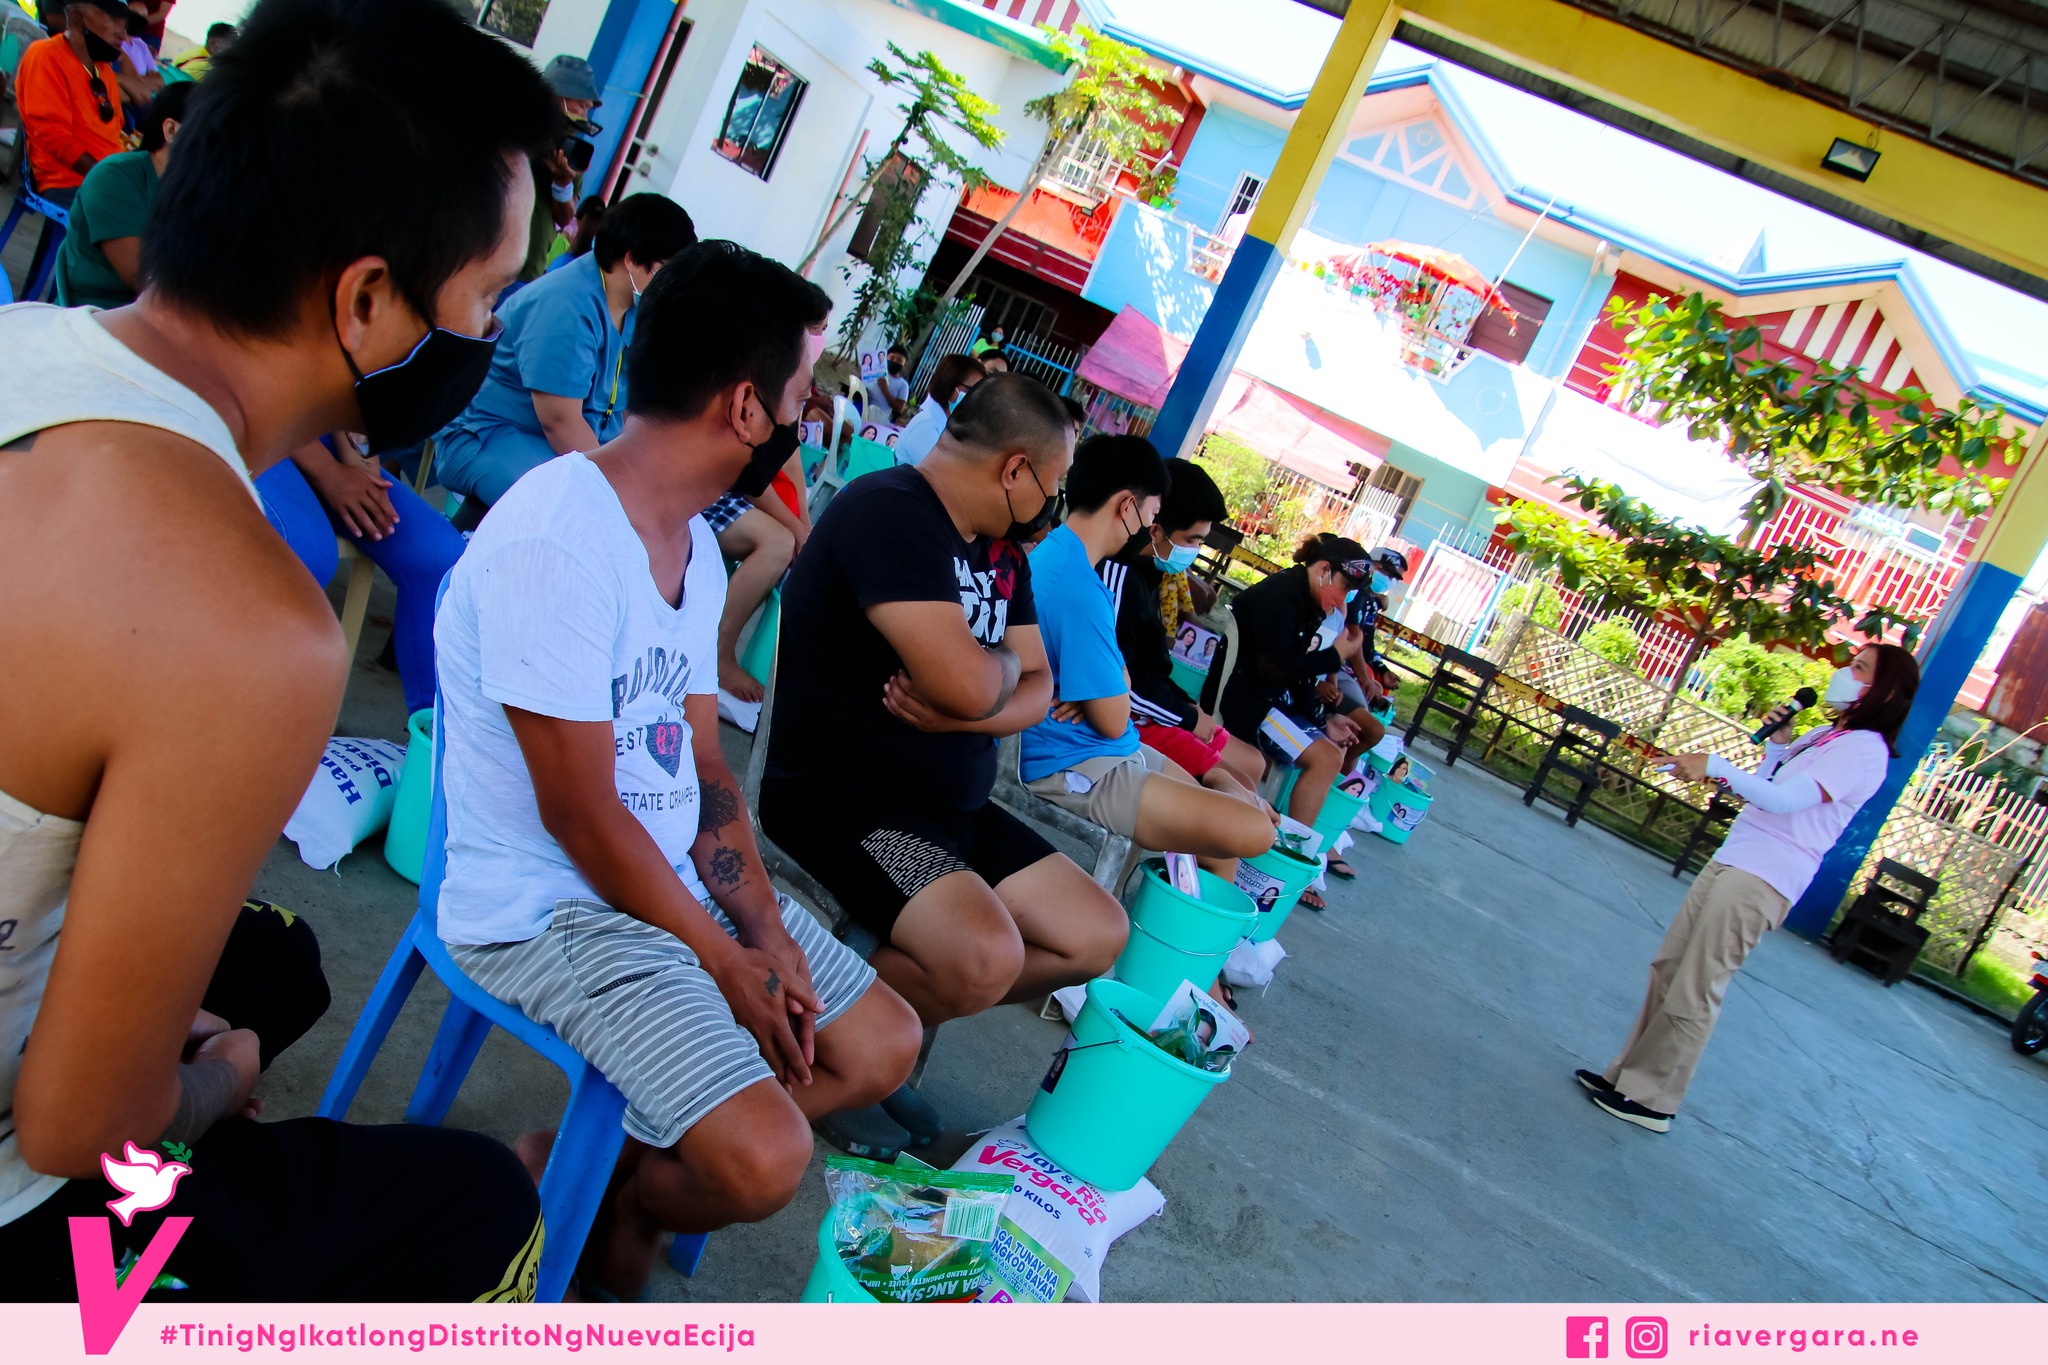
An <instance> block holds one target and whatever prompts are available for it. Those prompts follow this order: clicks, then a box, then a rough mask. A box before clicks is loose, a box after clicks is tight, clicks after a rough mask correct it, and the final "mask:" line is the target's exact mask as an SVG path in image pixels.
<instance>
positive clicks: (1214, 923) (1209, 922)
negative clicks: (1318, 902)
mask: <svg viewBox="0 0 2048 1365" xmlns="http://www.w3.org/2000/svg"><path fill="white" fill-rule="evenodd" d="M1144 874H1145V875H1144V877H1143V879H1142V880H1141V881H1140V882H1139V883H1138V894H1137V895H1136V896H1135V897H1133V898H1132V900H1131V937H1130V940H1129V941H1128V942H1126V943H1125V944H1124V950H1123V953H1122V955H1121V956H1119V957H1118V958H1117V960H1116V979H1117V980H1118V981H1121V982H1123V983H1124V984H1125V985H1126V986H1129V987H1131V988H1133V989H1134V990H1138V991H1141V992H1143V993H1144V994H1146V995H1149V996H1152V997H1154V998H1155V999H1158V1000H1162V1001H1163V1000H1165V999H1166V997H1168V996H1169V995H1172V994H1173V993H1174V992H1175V991H1177V990H1179V989H1180V983H1181V982H1183V981H1192V982H1194V983H1195V985H1196V986H1198V987H1200V988H1202V989H1203V990H1207V989H1208V988H1209V985H1210V983H1212V982H1214V981H1215V980H1216V976H1217V973H1219V972H1221V971H1222V970H1223V960H1224V959H1225V958H1227V957H1229V956H1230V950H1231V949H1232V948H1235V947H1236V946H1237V945H1238V944H1239V943H1240V942H1242V941H1243V940H1244V939H1245V938H1246V937H1247V936H1249V935H1250V933H1251V932H1252V929H1253V928H1254V927H1255V926H1256V925H1257V923H1258V917H1259V911H1258V907H1257V906H1255V905H1253V904H1252V898H1251V897H1250V896H1247V895H1246V894H1245V893H1244V892H1242V891H1240V890H1238V889H1237V888H1236V887H1235V886H1232V885H1231V884H1230V883H1229V882H1226V881H1224V880H1223V879H1222V878H1221V877H1218V876H1214V875H1212V874H1210V873H1207V872H1202V873H1199V874H1198V875H1199V876H1200V877H1201V879H1202V880H1201V887H1202V895H1201V898H1200V899H1199V900H1198V899H1196V898H1195V897H1193V896H1190V895H1187V894H1186V893H1185V892H1183V891H1181V890H1180V888H1178V887H1176V886H1174V885H1172V884H1171V883H1170V882H1168V881H1167V880H1166V864H1165V863H1164V862H1163V861H1162V860H1160V859H1157V858H1154V859H1152V860H1151V861H1149V862H1147V863H1146V864H1145V868H1144ZM1146 1022H1148V1023H1149V1022H1150V1019H1149V1018H1148V1019H1147V1021H1146Z"/></svg>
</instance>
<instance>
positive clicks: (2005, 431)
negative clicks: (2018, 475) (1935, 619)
mask: <svg viewBox="0 0 2048 1365" xmlns="http://www.w3.org/2000/svg"><path fill="white" fill-rule="evenodd" d="M1608 319H1609V321H1611V322H1613V323H1614V324H1615V325H1616V326H1618V327H1622V328H1625V329H1627V336H1626V340H1625V347H1626V349H1625V350H1624V352H1623V355H1622V360H1621V363H1620V364H1619V365H1617V366H1616V367H1615V368H1614V375H1615V379H1616V381H1617V383H1618V384H1619V386H1620V388H1621V391H1622V393H1623V395H1624V402H1625V403H1626V404H1627V406H1628V408H1629V410H1630V411H1632V412H1644V411H1647V412H1649V413H1650V414H1651V415H1653V416H1655V417H1656V418H1657V420H1658V421H1660V422H1665V423H1671V422H1682V423H1684V424H1685V427H1686V430H1687V431H1688V432H1689V433H1690V434H1691V436H1692V437H1693V439H1694V440H1698V441H1714V442H1716V443H1718V444H1720V445H1721V446H1723V447H1724V448H1725V449H1726V451H1727V452H1728V458H1729V459H1731V460H1733V461H1735V463H1737V464H1739V465H1741V466H1742V468H1743V470H1744V471H1745V472H1746V473H1748V474H1749V475H1750V477H1752V478H1754V479H1756V480H1757V483H1758V487H1757V491H1756V495H1755V496H1754V497H1752V498H1751V499H1750V501H1749V503H1748V505H1747V506H1745V507H1744V508H1743V521H1744V523H1745V527H1744V534H1743V535H1742V537H1741V540H1742V543H1743V544H1749V543H1750V542H1752V541H1754V540H1755V538H1756V532H1757V531H1758V530H1759V529H1760V528H1761V527H1762V526H1763V525H1764V524H1765V523H1767V522H1769V521H1770V519H1771V518H1772V517H1775V516H1776V515H1777V514H1778V512H1779V510H1780V509H1781V508H1783V507H1784V505H1785V497H1786V491H1787V490H1788V489H1789V488H1790V487H1791V486H1793V485H1795V484H1814V485H1817V486H1819V487H1823V488H1831V489H1833V490H1835V491H1836V492H1838V493H1840V494H1842V495H1843V496H1844V497H1849V498H1853V499H1855V500H1856V501H1857V502H1861V503H1865V504H1868V505H1871V506H1877V507H1914V508H1927V509H1930V510H1932V511H1936V512H1954V513H1959V514H1961V515H1962V516H1964V517H1976V516H1981V515H1982V514H1984V513H1985V512H1988V511H1990V510H1991V508H1992V507H1993V505H1994V504H1995V503H1996V502H1997V500H1998V497H1999V495H2000V494H2001V493H2002V492H2003V491H2004V489H2005V483H2006V481H2005V480H2004V479H2000V478H1996V477H1993V476H1992V475H1990V474H1989V473H1988V472H1987V471H1988V470H1989V469H1990V467H1991V464H1992V461H1993V460H1994V459H1995V458H1997V457H1999V456H2001V455H2005V454H2007V453H2012V454H2017V450H2018V443H2017V440H2016V437H2017V436H2018V433H2017V431H2015V430H2013V429H2011V428H2009V427H2008V426H2007V424H2006V422H2005V409H2004V408H2001V407H1985V406H1984V405H1982V404H1980V403H1978V402H1977V401H1976V400H1975V399H1973V398H1971V397H1969V396H1968V395H1965V396H1964V397H1963V399H1962V401H1961V402H1959V403H1958V404H1957V405H1956V408H1955V410H1954V411H1953V412H1950V411H1945V410H1944V409H1942V408H1941V407H1940V406H1939V405H1938V404H1936V403H1935V401H1934V400H1933V398H1932V397H1930V396H1929V395H1928V394H1927V392H1926V391H1925V390H1922V389H1907V390H1905V391H1904V392H1902V393H1900V394H1899V395H1898V396H1897V397H1895V398H1885V397H1882V396H1880V395H1878V394H1875V393H1873V392H1872V391H1871V389H1870V387H1869V385H1868V384H1866V383H1865V382H1864V380H1863V376H1862V374H1861V373H1860V372H1859V371H1857V370H1856V369H1854V368H1844V367H1841V366H1837V365H1833V364H1830V363H1828V362H1826V361H1819V362H1814V363H1813V364H1812V367H1811V369H1810V370H1808V369H1805V368H1802V367H1801V366H1799V365H1795V364H1793V363H1792V362H1791V361H1790V360H1783V359H1780V360H1773V359H1771V358H1770V357H1769V356H1767V355H1766V354H1765V352H1764V339H1763V331H1762V329H1761V328H1759V327H1758V326H1757V325H1756V324H1755V323H1754V322H1750V321H1742V322H1740V323H1736V324H1731V323H1730V322H1729V321H1728V319H1727V318H1726V317H1725V316H1723V314H1722V312H1721V305H1720V304H1718V303H1712V302H1709V301H1708V300H1707V299H1706V297H1705V296H1703V295H1701V294H1693V295H1690V296H1689V297H1687V298H1685V299H1683V300H1667V299H1663V298H1653V299H1651V300H1650V301H1649V302H1647V303H1644V304H1641V305H1639V306H1637V307H1634V308H1631V307H1629V306H1628V304H1627V302H1626V301H1624V300H1621V299H1616V300H1614V301H1613V302H1612V303H1611V304H1610V305H1609V306H1608ZM1951 471H1953V472H1951Z"/></svg>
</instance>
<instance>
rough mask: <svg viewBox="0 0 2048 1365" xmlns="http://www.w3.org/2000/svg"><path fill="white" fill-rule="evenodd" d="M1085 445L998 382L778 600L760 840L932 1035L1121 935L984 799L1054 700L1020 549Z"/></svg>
mask: <svg viewBox="0 0 2048 1365" xmlns="http://www.w3.org/2000/svg"><path fill="white" fill-rule="evenodd" d="M1073 451H1074V426H1073V422H1072V419H1071V418H1070V417H1068V415H1067V412H1066V410H1065V408H1064V407H1063V406H1062V405H1061V403H1060V400H1059V398H1058V397H1056V396H1055V395H1054V394H1053V393H1052V392H1051V390H1049V389H1047V388H1046V387H1045V386H1044V385H1042V384H1040V383H1039V382H1038V381H1037V380H1035V379H1032V378H1030V377H1029V376H1027V375H997V376H994V377H992V378H990V379H988V380H985V381H983V382H982V383H980V384H978V385H976V386H974V387H973V388H971V389H969V390H967V391H966V394H965V396H964V397H962V398H961V400H960V403H959V405H958V406H957V407H955V408H954V410H953V412H952V414H951V416H950V417H949V419H948V422H947V426H946V430H945V434H944V435H943V436H942V437H940V439H939V442H938V444H937V445H936V446H935V447H934V448H933V450H932V453H931V454H930V455H929V456H927V457H926V458H925V461H924V462H923V463H922V464H920V465H917V466H914V467H912V466H905V467H899V468H896V469H891V470H884V471H881V472H879V473H875V474H868V475H864V476H863V477H861V478H859V479H856V480H854V481H853V482H852V483H850V484H848V485H847V487H846V489H845V491H843V492H842V493H840V494H839V496H838V497H836V498H834V499H833V500H832V503H831V505H830V506H829V507H828V508H827V509H826V512H825V514H824V515H823V516H822V517H820V518H819V520H818V524H817V529H816V530H815V531H813V532H812V534H811V539H810V542H809V543H808V544H807V545H806V546H805V547H804V552H803V554H802V555H801V556H799V557H798V559H797V562H796V567H795V569H794V570H793V571H792V573H791V575H790V578H789V581H788V583H787V584H786V585H785V586H784V588H783V595H782V645H781V654H782V657H781V664H780V666H779V667H778V670H777V678H776V693H775V716H774V722H773V725H772V730H771V734H770V737H769V741H768V765H767V770H766V776H765V779H764V781H763V782H762V786H761V822H762V827H763V828H764V829H765V830H766V831H767V833H768V835H769V837H770V838H772V839H773V840H775V842H776V843H777V844H778V845H780V846H781V847H782V849H783V850H784V851H785V852H787V853H788V854H789V855H790V856H791V857H793V858H795V859H796V860H797V862H799V863H800V864H802V865H803V867H804V869H805V870H806V871H807V872H809V873H810V874H811V875H812V876H814V877H816V878H817V879H818V880H819V882H820V883H822V884H823V885H824V886H825V887H826V889H828V890H829V891H831V892H832V894H833V895H834V896H836V897H837V898H838V899H839V902H840V904H841V905H843V906H845V908H846V910H847V913H849V914H850V915H852V916H853V917H854V918H855V919H856V920H858V921H859V922H860V923H861V924H862V925H863V926H864V927H865V928H867V929H868V930H869V931H870V932H872V933H873V934H874V935H875V936H876V937H877V938H879V939H880V940H881V941H882V945H883V946H882V947H880V948H878V949H876V950H875V953H874V956H873V958H872V959H871V960H872V962H873V964H874V966H875V969H876V970H877V971H879V972H880V973H881V975H882V979H883V980H884V981H886V982H888V983H889V984H890V985H891V986H893V987H895V988H896V990H897V991H898V992H899V993H900V994H901V995H902V996H903V997H904V998H905V999H907V1000H909V1001H910V1003H911V1004H912V1005H913V1006H914V1007H915V1008H916V1010H917V1012H918V1015H919V1017H921V1018H922V1019H923V1020H924V1022H925V1023H926V1024H927V1025H932V1024H937V1023H939V1022H941V1021H943V1020H946V1019H956V1018H960V1017H962V1016H964V1015H970V1014H975V1013H978V1012H979V1011H981V1010H984V1009H987V1008H988V1007H989V1006H991V1005H995V1004H998V1003H1001V1002H1004V1001H1011V1000H1028V999H1037V998H1039V997H1041V996H1043V995H1045V994H1046V992H1048V991H1050V990H1052V989H1054V988H1056V987H1060V986H1069V985H1073V984H1075V983H1077V982H1082V981H1086V980H1088V979H1090V978H1091V977H1095V976H1099V975H1101V974H1102V973H1103V972H1104V971H1107V970H1108V968H1109V965H1110V964H1111V963H1112V962H1113V961H1115V959H1116V955H1117V954H1118V953H1119V952H1120V951H1122V949H1123V943H1124V938H1125V935H1126V933H1127V932H1128V922H1127V920H1126V919H1125V916H1124V912H1123V909H1122V907H1120V906H1119V905H1118V904H1117V903H1116V901H1115V899H1114V898H1112V897H1111V896H1110V895H1109V894H1108V893H1107V892H1105V891H1104V890H1102V888H1101V887H1099V886H1097V885H1096V884H1095V883H1094V881H1093V880H1091V879H1090V878H1089V876H1088V874H1087V873H1085V872H1083V871H1082V870H1081V869H1080V867H1078V866H1077V865H1075V864H1074V863H1073V862H1072V861H1071V860H1070V859H1068V858H1067V857H1066V856H1065V855H1064V854H1061V853H1058V852H1055V851H1054V849H1053V848H1052V846H1051V845H1050V844H1048V843H1046V841H1045V840H1044V839H1042V838H1040V837H1039V835H1038V834H1036V833H1035V832H1034V831H1032V830H1031V829H1030V828H1029V827H1028V826H1026V825H1025V824H1023V823H1022V822H1021V821H1019V820H1018V819H1017V818H1016V817H1015V816H1013V815H1011V814H1009V813H1008V812H1007V811H1005V810H1003V809H1001V808H1000V807H998V806H997V805H995V804H994V803H993V802H991V801H990V800H989V793H990V791H991V789H992V788H993V786H994V783H995V775H996V739H997V738H998V737H999V736H1002V735H1011V734H1016V733H1019V732H1020V731H1023V730H1025V729H1027V728H1029V727H1030V726H1032V725H1034V724H1036V723H1037V722H1039V721H1041V720H1043V719H1044V718H1045V716H1046V713H1047V711H1048V709H1049V708H1050V706H1051V703H1052V675H1051V672H1050V670H1049V668H1048V667H1047V663H1046V656H1045V648H1044V645H1043V644H1042V642H1041V641H1040V639H1039V633H1038V625H1037V620H1038V618H1037V615H1036V611H1035V608H1034V604H1033V601H1032V596H1031V570H1030V567H1029V565H1028V564H1027V563H1026V561H1025V558H1024V555H1023V553H1022V552H1021V551H1020V550H1019V549H1018V543H1019V542H1022V541H1025V540H1028V539H1030V538H1031V536H1032V535H1033V534H1034V533H1036V532H1037V531H1039V530H1042V529H1043V528H1044V527H1045V526H1046V525H1048V524H1050V522H1051V521H1052V520H1053V518H1054V517H1055V515H1056V514H1057V505H1058V502H1059V493H1058V489H1059V486H1060V480H1061V479H1062V478H1063V477H1064V476H1065V474H1066V470H1067V466H1068V464H1069V463H1070V462H1071V461H1072V459H1073ZM885 1107H888V1108H889V1109H890V1112H891V1113H892V1114H896V1112H897V1106H894V1105H890V1106H885ZM898 1117H899V1121H900V1117H901V1116H900V1115H899V1116H898Z"/></svg>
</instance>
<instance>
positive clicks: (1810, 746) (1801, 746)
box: [1771, 725, 1849, 778]
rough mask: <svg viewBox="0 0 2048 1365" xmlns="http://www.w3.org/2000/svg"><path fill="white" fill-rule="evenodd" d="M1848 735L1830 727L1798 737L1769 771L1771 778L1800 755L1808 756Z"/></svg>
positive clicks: (1844, 731)
mask: <svg viewBox="0 0 2048 1365" xmlns="http://www.w3.org/2000/svg"><path fill="white" fill-rule="evenodd" d="M1848 733H1849V732H1848V731H1847V730H1838V729H1836V728H1835V727H1834V726H1832V725H1830V726H1829V727H1828V728H1827V729H1825V730H1814V731H1811V732H1809V733H1808V734H1805V735H1802V736H1800V737H1799V738H1798V739H1796V740H1794V741H1793V742H1792V744H1791V745H1790V747H1788V748H1787V749H1786V750H1785V756H1784V757H1783V758H1781V759H1779V760H1778V763H1777V766H1776V767H1774V768H1772V769H1771V777H1773V778H1775V777H1777V775H1778V774H1779V773H1781V772H1783V771H1785V765H1786V764H1787V763H1790V762H1791V761H1792V760H1793V759H1795V758H1797V757H1799V756H1800V755H1801V754H1810V753H1812V752H1813V751H1814V750H1816V749H1818V748H1820V747H1821V746H1822V745H1826V744H1832V743H1834V742H1835V741H1836V740H1838V739H1840V738H1841V737H1842V736H1843V735H1846V734H1848Z"/></svg>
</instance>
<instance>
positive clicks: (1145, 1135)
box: [1024, 978, 1230, 1190]
mask: <svg viewBox="0 0 2048 1365" xmlns="http://www.w3.org/2000/svg"><path fill="white" fill-rule="evenodd" d="M1174 984H1175V985H1176V986H1178V985H1179V984H1180V983H1179V982H1178V981H1176V982H1175V983H1174ZM1162 1003H1163V1002H1162V1001H1161V1000H1159V999H1155V998H1154V997H1152V996H1150V995H1146V994H1145V993H1144V992H1142V991H1136V990H1133V989H1131V987H1129V986H1127V985H1125V984H1124V983H1122V982H1120V981H1110V980H1107V979H1103V978H1098V979H1096V980H1094V981H1091V982H1089V983H1088V1000H1087V1003H1085V1004H1084V1005H1082V1006H1081V1013H1080V1014H1079V1015H1078V1016H1077V1017H1076V1018H1075V1020H1074V1045H1073V1046H1072V1047H1070V1048H1066V1049H1063V1050H1062V1051H1061V1052H1060V1053H1059V1055H1057V1056H1056V1057H1054V1058H1053V1061H1052V1069H1051V1070H1049V1071H1047V1072H1046V1074H1045V1079H1044V1080H1042V1081H1040V1082H1039V1083H1038V1093H1037V1094H1036V1095H1033V1096H1032V1097H1031V1108H1030V1109H1029V1110H1027V1111H1026V1112H1025V1115H1024V1127H1025V1129H1026V1131H1028V1132H1029V1133H1030V1134H1031V1140H1032V1141H1033V1142H1035V1143H1037V1144H1038V1149H1039V1150H1040V1151H1041V1152H1044V1153H1045V1154H1046V1155H1047V1156H1049V1157H1051V1158H1052V1159H1053V1160H1054V1161H1056V1162H1058V1163H1059V1164H1060V1166H1061V1167H1062V1168H1064V1169H1065V1170H1066V1171H1067V1172H1068V1173H1069V1174H1071V1175H1076V1176H1079V1177H1080V1178H1081V1179H1083V1180H1085V1181H1087V1182H1088V1183H1089V1184H1091V1185H1094V1186H1096V1187H1097V1188H1099V1189H1104V1190H1128V1189H1130V1188H1131V1187H1132V1186H1134V1185H1136V1184H1137V1183H1138V1182H1139V1181H1140V1180H1143V1179H1144V1178H1145V1172H1146V1171H1149V1170H1151V1169H1152V1163H1153V1162H1155V1161H1157V1160H1159V1154H1160V1153H1161V1152H1164V1151H1165V1150H1166V1148H1167V1145H1168V1144H1169V1143H1171V1142H1172V1141H1173V1139H1174V1137H1175V1136H1176V1135H1177V1134H1178V1133H1179V1132H1180V1130H1181V1127H1182V1125H1184V1124H1185V1123H1186V1122H1187V1121H1188V1120H1189V1119H1190V1118H1192V1117H1193V1116H1194V1112H1195V1110H1196V1109H1198V1108H1200V1107H1201V1104H1202V1101H1203V1100H1205V1099H1207V1098H1208V1096H1209V1092H1210V1091H1211V1090H1214V1089H1215V1088H1216V1087H1217V1086H1219V1085H1221V1084H1222V1083H1223V1082H1224V1081H1227V1080H1229V1079H1230V1073H1229V1072H1227V1071H1204V1070H1202V1069H1201V1068H1200V1067H1193V1066H1189V1065H1188V1064H1187V1063H1186V1062H1183V1061H1181V1060H1180V1059H1179V1058H1178V1057H1170V1056H1168V1055H1167V1054H1166V1053H1165V1052H1163V1051H1161V1050H1160V1049H1159V1048H1157V1047H1155V1046H1153V1043H1152V1040H1151V1039H1149V1038H1147V1037H1146V1036H1145V1035H1144V1034H1143V1033H1142V1032H1140V1030H1141V1029H1144V1028H1147V1027H1150V1025H1151V1023H1152V1020H1153V1019H1154V1018H1155V1017H1157V1015H1158V1013H1159V1010H1160V1008H1161V1005H1162ZM1111 1011H1116V1012H1118V1013H1121V1014H1122V1015H1123V1016H1124V1018H1125V1019H1129V1020H1133V1021H1134V1023H1133V1024H1125V1023H1123V1022H1121V1021H1119V1020H1118V1019H1117V1018H1116V1015H1115V1014H1113V1013H1112V1012H1111Z"/></svg>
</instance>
